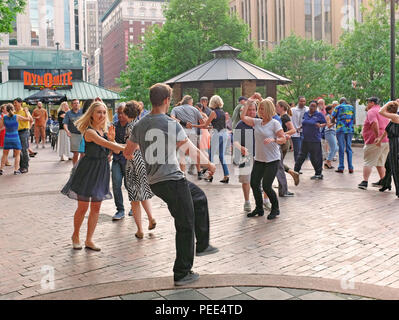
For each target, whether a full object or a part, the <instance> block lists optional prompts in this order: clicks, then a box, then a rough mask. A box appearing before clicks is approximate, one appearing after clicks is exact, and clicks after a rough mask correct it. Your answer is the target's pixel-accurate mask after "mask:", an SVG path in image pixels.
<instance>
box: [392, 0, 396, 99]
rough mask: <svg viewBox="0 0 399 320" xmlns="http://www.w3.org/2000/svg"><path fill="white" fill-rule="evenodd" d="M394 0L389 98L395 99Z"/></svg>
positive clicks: (393, 1) (393, 2)
mask: <svg viewBox="0 0 399 320" xmlns="http://www.w3.org/2000/svg"><path fill="white" fill-rule="evenodd" d="M395 20H396V19H395V0H391V100H395V96H396V94H395V58H396V50H395V42H396V41H395V40H396V39H395V33H396V30H395V29H396V28H395V23H396V21H395Z"/></svg>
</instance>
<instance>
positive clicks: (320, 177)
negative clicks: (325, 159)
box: [310, 174, 323, 180]
mask: <svg viewBox="0 0 399 320" xmlns="http://www.w3.org/2000/svg"><path fill="white" fill-rule="evenodd" d="M310 180H323V175H322V174H320V175H315V176H313V177H311V178H310Z"/></svg>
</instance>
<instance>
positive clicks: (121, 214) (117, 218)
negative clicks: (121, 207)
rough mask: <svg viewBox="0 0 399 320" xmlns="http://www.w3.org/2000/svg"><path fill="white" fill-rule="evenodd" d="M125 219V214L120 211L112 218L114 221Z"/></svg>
mask: <svg viewBox="0 0 399 320" xmlns="http://www.w3.org/2000/svg"><path fill="white" fill-rule="evenodd" d="M124 217H125V213H124V212H123V211H118V212H117V213H115V215H114V216H113V217H112V220H121V219H123V218H124Z"/></svg>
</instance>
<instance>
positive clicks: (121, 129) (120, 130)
mask: <svg viewBox="0 0 399 320" xmlns="http://www.w3.org/2000/svg"><path fill="white" fill-rule="evenodd" d="M126 127H127V124H126V125H125V126H122V125H121V123H120V122H119V121H117V122H116V123H115V142H116V143H119V144H126ZM113 161H116V162H119V163H121V164H125V163H126V158H125V157H124V156H123V153H122V152H121V153H119V154H116V153H113Z"/></svg>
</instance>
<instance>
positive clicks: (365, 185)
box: [358, 181, 369, 190]
mask: <svg viewBox="0 0 399 320" xmlns="http://www.w3.org/2000/svg"><path fill="white" fill-rule="evenodd" d="M368 185H369V184H368V182H367V181H363V182H362V183H361V184H359V185H358V188H359V189H362V190H367V187H368Z"/></svg>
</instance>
